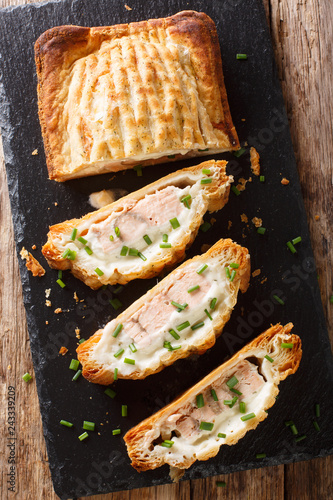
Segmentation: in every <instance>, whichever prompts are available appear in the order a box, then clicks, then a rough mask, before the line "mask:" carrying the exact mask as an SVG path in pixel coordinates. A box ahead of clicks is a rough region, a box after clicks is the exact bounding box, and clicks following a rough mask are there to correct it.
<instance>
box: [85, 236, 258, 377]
mask: <svg viewBox="0 0 333 500" xmlns="http://www.w3.org/2000/svg"><path fill="white" fill-rule="evenodd" d="M249 277H250V256H249V254H248V251H247V250H246V248H243V247H241V246H239V245H237V244H236V243H234V242H232V241H231V240H230V239H228V240H220V241H218V242H217V243H215V245H214V246H212V247H211V248H210V249H209V250H208V252H206V253H204V254H202V255H198V256H196V257H194V258H193V259H190V260H188V261H186V262H184V263H183V264H182V265H181V266H179V267H178V268H177V269H175V270H174V271H173V272H172V273H170V274H169V275H168V276H167V277H166V278H164V279H163V280H162V281H160V282H159V283H158V284H157V285H156V286H155V287H154V288H152V289H150V290H149V291H148V292H147V293H146V294H145V295H143V296H142V297H141V298H140V299H138V300H137V301H136V302H134V303H133V304H132V305H131V306H130V307H129V308H128V309H126V310H125V311H124V312H123V313H121V314H120V315H119V316H118V317H117V318H115V319H113V320H112V321H110V322H109V323H108V324H107V325H106V326H105V327H104V328H103V329H101V330H98V331H97V332H96V333H95V334H94V335H93V336H92V337H90V338H89V339H88V340H86V341H85V342H83V343H82V344H80V345H79V346H78V348H77V354H78V359H79V361H80V362H81V364H82V374H83V376H84V377H85V378H87V379H88V380H90V381H91V382H95V383H98V384H105V385H108V384H111V383H112V382H113V380H114V377H115V373H117V377H118V379H119V378H128V379H143V378H145V377H147V376H148V375H151V374H153V373H157V372H159V371H160V370H162V369H163V368H164V367H165V366H168V365H171V364H172V363H174V361H176V360H177V359H179V358H185V357H187V356H189V355H190V354H193V353H197V354H202V353H204V352H205V351H206V350H207V349H209V348H210V347H212V346H213V345H214V344H215V341H216V338H217V337H218V336H219V335H220V334H221V332H222V329H223V327H224V325H225V324H226V323H227V321H228V320H229V318H230V315H231V312H232V310H233V308H234V306H235V304H236V302H237V295H238V290H239V289H240V290H241V291H242V292H245V291H246V289H247V287H248V284H249Z"/></svg>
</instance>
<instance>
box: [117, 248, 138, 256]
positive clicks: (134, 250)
mask: <svg viewBox="0 0 333 500" xmlns="http://www.w3.org/2000/svg"><path fill="white" fill-rule="evenodd" d="M123 248H128V247H123ZM123 248H122V249H121V251H123ZM126 253H127V251H126ZM126 253H125V255H126ZM120 255H122V253H121V252H120ZM128 255H132V256H133V257H137V256H138V255H139V250H137V249H136V248H130V249H129V251H128Z"/></svg>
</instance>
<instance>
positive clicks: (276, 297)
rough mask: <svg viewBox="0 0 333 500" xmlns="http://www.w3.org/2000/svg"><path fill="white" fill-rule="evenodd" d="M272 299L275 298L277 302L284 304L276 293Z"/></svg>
mask: <svg viewBox="0 0 333 500" xmlns="http://www.w3.org/2000/svg"><path fill="white" fill-rule="evenodd" d="M273 299H275V300H276V302H278V304H280V305H281V306H284V301H283V300H282V299H280V297H279V296H278V295H273Z"/></svg>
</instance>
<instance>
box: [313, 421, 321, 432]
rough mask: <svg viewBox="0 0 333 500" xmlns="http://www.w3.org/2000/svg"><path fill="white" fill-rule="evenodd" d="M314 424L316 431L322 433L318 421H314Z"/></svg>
mask: <svg viewBox="0 0 333 500" xmlns="http://www.w3.org/2000/svg"><path fill="white" fill-rule="evenodd" d="M312 423H313V427H314V428H315V429H316V431H318V432H319V431H320V427H319V425H318V422H316V420H314V421H313V422H312Z"/></svg>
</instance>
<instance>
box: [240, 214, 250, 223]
mask: <svg viewBox="0 0 333 500" xmlns="http://www.w3.org/2000/svg"><path fill="white" fill-rule="evenodd" d="M240 218H241V221H242V222H245V223H247V222H249V219H248V217H247V215H246V214H241V216H240Z"/></svg>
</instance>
